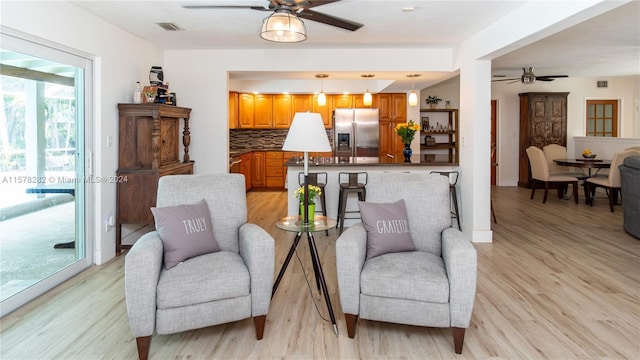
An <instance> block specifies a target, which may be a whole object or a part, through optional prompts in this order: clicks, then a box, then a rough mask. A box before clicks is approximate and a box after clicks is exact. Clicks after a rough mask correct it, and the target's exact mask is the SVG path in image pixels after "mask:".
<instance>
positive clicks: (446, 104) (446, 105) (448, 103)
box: [444, 100, 451, 109]
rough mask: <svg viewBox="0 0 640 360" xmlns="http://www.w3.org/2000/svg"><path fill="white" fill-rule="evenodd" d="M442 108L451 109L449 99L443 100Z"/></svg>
mask: <svg viewBox="0 0 640 360" xmlns="http://www.w3.org/2000/svg"><path fill="white" fill-rule="evenodd" d="M444 108H445V109H451V101H449V100H447V101H445V102H444Z"/></svg>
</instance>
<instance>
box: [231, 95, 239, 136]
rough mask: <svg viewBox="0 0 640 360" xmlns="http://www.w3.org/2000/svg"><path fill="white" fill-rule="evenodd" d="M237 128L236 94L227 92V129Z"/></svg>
mask: <svg viewBox="0 0 640 360" xmlns="http://www.w3.org/2000/svg"><path fill="white" fill-rule="evenodd" d="M237 128H238V93H237V92H235V91H229V129H237Z"/></svg>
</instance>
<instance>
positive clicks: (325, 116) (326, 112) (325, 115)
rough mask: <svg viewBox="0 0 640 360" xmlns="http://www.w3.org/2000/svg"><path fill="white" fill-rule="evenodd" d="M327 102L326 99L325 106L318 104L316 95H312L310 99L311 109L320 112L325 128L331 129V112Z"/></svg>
mask: <svg viewBox="0 0 640 360" xmlns="http://www.w3.org/2000/svg"><path fill="white" fill-rule="evenodd" d="M329 103H330V101H329V100H328V99H327V104H326V105H325V106H320V105H318V95H313V100H312V101H311V105H312V109H311V111H312V112H314V113H318V114H320V116H321V117H322V122H323V123H324V127H325V129H331V128H332V127H333V112H332V110H331V106H330V105H329Z"/></svg>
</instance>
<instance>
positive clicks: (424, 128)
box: [421, 116, 429, 131]
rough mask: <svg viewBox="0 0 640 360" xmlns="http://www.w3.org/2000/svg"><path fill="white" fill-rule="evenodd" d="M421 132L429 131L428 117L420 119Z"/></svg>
mask: <svg viewBox="0 0 640 360" xmlns="http://www.w3.org/2000/svg"><path fill="white" fill-rule="evenodd" d="M421 130H422V131H429V117H428V116H423V117H422V126H421Z"/></svg>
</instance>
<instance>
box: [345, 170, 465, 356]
mask: <svg viewBox="0 0 640 360" xmlns="http://www.w3.org/2000/svg"><path fill="white" fill-rule="evenodd" d="M401 199H404V202H405V205H406V210H407V218H408V225H409V231H410V234H411V238H412V240H413V244H414V245H415V248H416V251H405V252H392V253H386V254H383V255H379V256H376V257H372V258H369V259H367V232H366V230H365V227H364V226H363V224H362V223H357V224H355V225H353V226H351V227H350V228H349V229H347V230H346V231H345V232H344V233H342V235H341V236H340V237H339V238H338V240H337V242H336V266H337V276H338V286H339V291H340V303H341V305H342V309H343V311H344V313H345V320H346V323H347V333H348V335H349V337H350V338H353V337H354V336H355V333H356V325H357V320H358V318H359V317H360V318H362V319H369V320H376V321H385V322H393V323H401V324H409V325H417V326H429V327H451V328H453V338H454V348H455V352H456V353H458V354H460V353H461V352H462V347H463V342H464V334H465V330H466V328H467V327H469V323H470V320H471V313H472V309H473V304H474V300H475V291H476V273H477V254H476V250H475V248H474V247H473V245H472V244H471V242H470V241H469V240H467V239H466V238H465V237H464V236H463V234H462V232H461V231H460V230H458V229H455V228H452V227H451V218H450V213H449V210H450V205H449V201H450V200H449V181H448V179H447V178H446V177H444V176H440V175H438V174H433V175H431V174H426V173H399V174H398V173H372V174H370V176H369V183H368V184H367V202H372V203H392V202H395V201H398V200H401Z"/></svg>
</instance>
